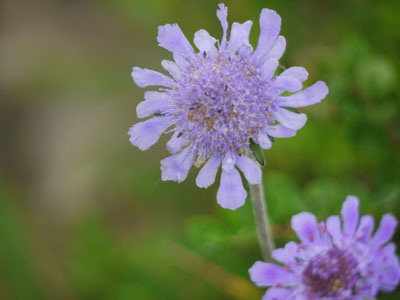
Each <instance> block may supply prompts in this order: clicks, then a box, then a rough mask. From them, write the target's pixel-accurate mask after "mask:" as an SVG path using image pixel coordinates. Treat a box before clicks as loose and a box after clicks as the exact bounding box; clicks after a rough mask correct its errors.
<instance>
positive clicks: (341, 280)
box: [249, 196, 400, 300]
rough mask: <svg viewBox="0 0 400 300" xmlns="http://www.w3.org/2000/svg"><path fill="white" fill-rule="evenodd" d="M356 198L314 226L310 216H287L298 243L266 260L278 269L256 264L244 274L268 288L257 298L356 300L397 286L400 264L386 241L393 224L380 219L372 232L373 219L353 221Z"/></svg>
mask: <svg viewBox="0 0 400 300" xmlns="http://www.w3.org/2000/svg"><path fill="white" fill-rule="evenodd" d="M358 205H359V200H358V198H357V197H355V196H348V197H347V198H346V201H345V202H344V203H343V206H342V211H341V215H342V225H341V221H340V218H339V216H331V217H329V218H328V219H327V220H326V222H321V223H317V221H316V219H315V217H314V215H312V214H310V213H308V212H303V213H300V214H297V215H295V216H293V218H292V222H291V223H292V228H293V230H294V231H295V232H296V233H297V235H298V237H299V239H300V241H301V242H300V243H295V242H289V243H287V244H286V245H285V247H284V248H281V249H276V250H274V252H273V255H272V257H273V258H274V259H275V260H276V261H278V262H280V263H282V264H284V266H281V265H278V264H273V263H265V262H261V261H258V262H256V263H255V264H254V265H253V266H252V267H251V269H250V270H249V273H250V277H251V280H252V281H253V282H255V283H256V285H258V286H265V287H270V288H269V289H268V291H267V293H266V294H265V296H264V297H263V300H302V299H304V300H313V299H324V300H334V299H343V300H362V299H371V298H375V297H376V295H377V293H378V292H379V291H386V292H390V291H392V290H393V289H394V288H395V287H396V286H397V285H398V283H399V278H400V264H399V259H398V257H397V256H396V254H395V245H394V244H393V243H389V241H390V239H391V237H392V235H393V233H394V230H395V228H396V226H397V221H396V219H395V218H394V217H393V216H392V215H391V214H386V215H384V216H383V217H382V219H381V222H380V226H379V228H378V229H377V231H376V232H375V233H374V234H372V232H373V229H374V219H373V217H372V216H370V215H365V216H362V217H361V218H360V219H359V211H358Z"/></svg>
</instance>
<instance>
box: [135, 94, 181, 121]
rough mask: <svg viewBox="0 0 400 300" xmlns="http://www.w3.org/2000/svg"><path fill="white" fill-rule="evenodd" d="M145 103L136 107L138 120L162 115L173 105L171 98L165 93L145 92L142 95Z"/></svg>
mask: <svg viewBox="0 0 400 300" xmlns="http://www.w3.org/2000/svg"><path fill="white" fill-rule="evenodd" d="M144 98H145V99H146V100H145V101H142V102H140V103H139V104H138V106H137V107H136V114H137V116H138V118H146V117H148V116H150V115H152V114H155V113H162V112H164V111H166V110H168V109H170V108H171V107H172V105H173V102H172V99H171V97H169V96H168V94H167V93H160V92H155V91H147V92H146V93H145V94H144Z"/></svg>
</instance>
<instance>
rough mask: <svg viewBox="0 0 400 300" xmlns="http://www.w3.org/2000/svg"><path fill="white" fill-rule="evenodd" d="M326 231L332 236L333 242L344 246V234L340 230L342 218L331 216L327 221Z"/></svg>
mask: <svg viewBox="0 0 400 300" xmlns="http://www.w3.org/2000/svg"><path fill="white" fill-rule="evenodd" d="M326 229H327V230H328V232H329V234H330V235H331V237H332V239H333V242H334V243H335V244H336V245H337V246H340V245H341V244H342V232H341V229H340V218H339V216H330V217H329V218H328V219H327V220H326Z"/></svg>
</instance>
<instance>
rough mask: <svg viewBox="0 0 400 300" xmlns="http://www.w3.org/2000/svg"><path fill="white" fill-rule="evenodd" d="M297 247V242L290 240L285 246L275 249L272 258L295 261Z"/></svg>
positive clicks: (286, 262) (287, 261)
mask: <svg viewBox="0 0 400 300" xmlns="http://www.w3.org/2000/svg"><path fill="white" fill-rule="evenodd" d="M297 249H298V246H297V244H296V243H295V242H288V243H287V244H286V245H285V248H279V249H275V250H274V251H273V252H272V258H273V259H275V260H277V261H279V262H281V263H284V264H288V263H290V262H293V261H295V258H296V253H297Z"/></svg>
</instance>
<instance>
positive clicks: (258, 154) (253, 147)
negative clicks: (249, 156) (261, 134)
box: [250, 139, 265, 167]
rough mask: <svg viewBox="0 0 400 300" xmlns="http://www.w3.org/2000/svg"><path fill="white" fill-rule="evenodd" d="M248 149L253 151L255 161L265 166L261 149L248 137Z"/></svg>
mask: <svg viewBox="0 0 400 300" xmlns="http://www.w3.org/2000/svg"><path fill="white" fill-rule="evenodd" d="M250 150H251V152H252V153H253V155H254V157H255V159H256V161H257V162H258V163H259V164H260V165H261V166H262V167H264V166H265V157H264V152H263V151H262V149H261V147H260V145H259V144H256V143H255V142H254V141H253V139H250Z"/></svg>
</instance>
